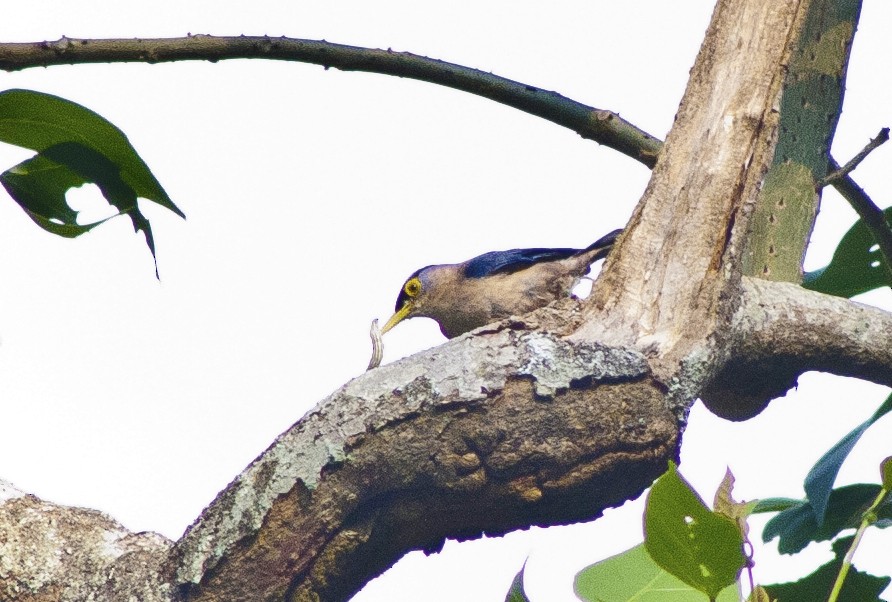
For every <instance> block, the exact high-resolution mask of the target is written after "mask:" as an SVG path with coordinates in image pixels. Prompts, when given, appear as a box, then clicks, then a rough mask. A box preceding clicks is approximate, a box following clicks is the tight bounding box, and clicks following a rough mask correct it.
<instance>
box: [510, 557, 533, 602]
mask: <svg viewBox="0 0 892 602" xmlns="http://www.w3.org/2000/svg"><path fill="white" fill-rule="evenodd" d="M526 568H527V563H526V561H524V563H523V566H522V567H520V570H519V571H518V572H517V575H515V576H514V581H512V582H511V588H510V589H509V590H508V595H507V596H505V602H530V599H529V598H527V593H526V592H525V591H524V589H523V572H524V571H525V570H526Z"/></svg>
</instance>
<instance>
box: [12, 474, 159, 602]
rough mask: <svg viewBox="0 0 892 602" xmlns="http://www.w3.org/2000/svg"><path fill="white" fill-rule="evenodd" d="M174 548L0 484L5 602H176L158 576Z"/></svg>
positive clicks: (101, 517) (97, 514)
mask: <svg viewBox="0 0 892 602" xmlns="http://www.w3.org/2000/svg"><path fill="white" fill-rule="evenodd" d="M171 544H172V542H171V541H168V540H167V539H165V538H164V537H162V536H160V535H158V534H156V533H130V532H129V531H127V530H126V529H124V527H122V526H121V525H120V524H118V523H117V522H116V521H115V520H113V519H111V518H109V517H108V516H106V515H105V514H103V513H101V512H98V511H96V510H87V509H84V508H70V507H65V506H58V505H56V504H50V503H48V502H44V501H42V500H39V499H37V498H36V497H34V496H33V495H27V494H25V493H24V492H22V491H19V490H17V489H16V488H14V487H13V486H12V485H10V484H9V483H6V482H5V481H0V600H27V601H28V602H44V601H45V602H58V601H59V600H66V601H72V602H76V601H79V600H85V601H86V600H128V599H129V600H140V601H142V602H173V601H174V600H175V599H176V597H175V596H174V594H175V591H176V590H175V588H174V587H173V586H172V585H171V583H170V581H169V580H167V579H165V578H164V577H163V576H162V574H161V572H160V567H161V566H162V563H163V562H164V560H165V559H166V558H167V556H168V553H169V551H170V547H171Z"/></svg>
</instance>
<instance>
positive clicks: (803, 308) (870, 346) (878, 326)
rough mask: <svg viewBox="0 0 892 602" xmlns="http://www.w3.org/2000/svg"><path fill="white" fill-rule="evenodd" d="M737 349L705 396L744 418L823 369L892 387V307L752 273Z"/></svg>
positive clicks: (739, 317)
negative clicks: (891, 309) (803, 376)
mask: <svg viewBox="0 0 892 602" xmlns="http://www.w3.org/2000/svg"><path fill="white" fill-rule="evenodd" d="M742 285H743V287H742V295H741V304H740V306H739V308H738V311H737V313H736V314H735V315H734V318H733V324H732V330H731V332H732V333H733V334H732V337H733V341H734V343H733V344H732V346H731V347H732V348H733V350H734V351H733V355H732V356H730V357H729V358H728V360H727V362H726V363H725V365H724V367H723V368H722V370H721V371H720V372H719V373H718V374H717V375H716V377H715V379H714V380H713V383H712V384H711V385H710V386H709V387H708V389H707V391H706V392H705V393H704V395H703V401H704V403H705V404H706V406H707V407H708V408H709V409H710V410H712V411H713V412H714V413H716V414H718V415H719V416H722V417H725V418H729V419H732V420H743V419H747V418H750V417H752V416H754V415H756V414H758V413H759V412H760V411H762V409H764V407H765V406H766V405H768V402H770V401H771V400H772V399H774V398H776V397H779V396H781V395H783V394H784V393H786V391H787V390H789V389H791V388H792V387H794V386H795V385H796V379H797V378H798V377H799V376H800V375H801V374H803V373H804V372H807V371H810V370H817V371H821V372H829V373H831V374H837V375H839V376H852V377H856V378H861V379H864V380H869V381H871V382H874V383H877V384H880V385H886V386H890V387H892V345H889V341H890V340H892V313H889V312H887V311H884V310H881V309H877V308H875V307H871V306H869V305H862V304H860V303H856V302H854V301H850V300H848V299H843V298H841V297H834V296H831V295H824V294H822V293H816V292H813V291H808V290H806V289H803V288H802V287H800V286H799V285H796V284H793V283H785V282H769V281H766V280H761V279H758V278H744V279H743V282H742Z"/></svg>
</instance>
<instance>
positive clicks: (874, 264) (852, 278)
mask: <svg viewBox="0 0 892 602" xmlns="http://www.w3.org/2000/svg"><path fill="white" fill-rule="evenodd" d="M883 215H885V216H886V224H887V225H890V224H892V207H889V208H887V209H886V210H884V211H883ZM890 227H892V225H890ZM883 261H884V259H883V256H882V254H881V253H880V252H879V249H878V247H877V245H876V242H875V241H874V239H873V235H872V234H871V233H870V231H869V230H868V229H867V226H865V225H864V222H863V221H862V220H858V221H857V222H855V225H854V226H852V227H851V228H850V229H849V231H848V232H846V234H845V236H843V237H842V240H841V241H839V245H838V246H837V247H836V252H835V253H833V259H831V260H830V263H829V264H828V265H826V266H825V267H823V268H821V269H819V270H815V271H814V272H808V273H807V274H805V277H804V278H803V280H802V286H804V287H805V288H808V289H811V290H813V291H819V292H821V293H827V294H829V295H836V296H838V297H854V296H855V295H860V294H861V293H866V292H867V291H870V290H873V289H875V288H880V287H882V286H890V285H892V282H889V280H888V278H887V277H886V273H885V271H884V270H883V265H882V262H883Z"/></svg>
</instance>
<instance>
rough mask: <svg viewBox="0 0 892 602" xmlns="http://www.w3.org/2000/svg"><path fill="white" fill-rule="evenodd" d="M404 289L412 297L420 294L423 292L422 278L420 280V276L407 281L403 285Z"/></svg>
mask: <svg viewBox="0 0 892 602" xmlns="http://www.w3.org/2000/svg"><path fill="white" fill-rule="evenodd" d="M403 290H404V291H405V292H406V294H407V295H409V296H410V297H416V296H418V293H420V292H421V280H419V279H418V278H410V279H409V280H408V281H407V282H406V284H405V286H403Z"/></svg>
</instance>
